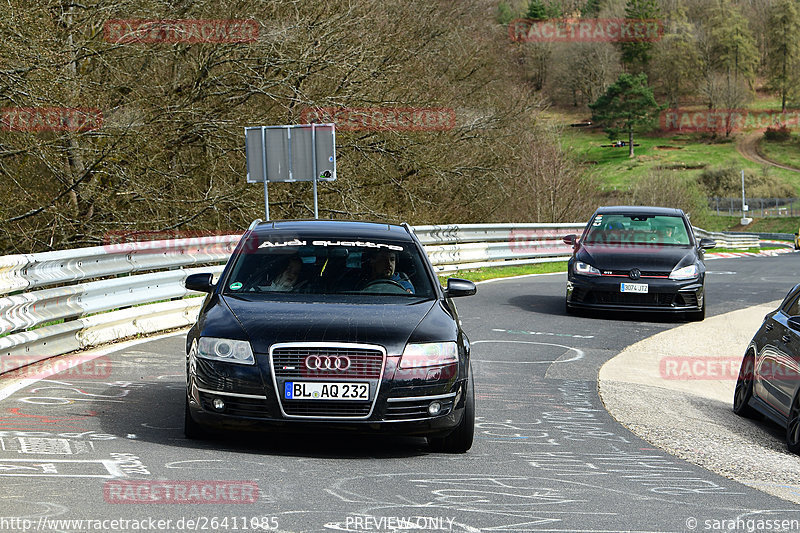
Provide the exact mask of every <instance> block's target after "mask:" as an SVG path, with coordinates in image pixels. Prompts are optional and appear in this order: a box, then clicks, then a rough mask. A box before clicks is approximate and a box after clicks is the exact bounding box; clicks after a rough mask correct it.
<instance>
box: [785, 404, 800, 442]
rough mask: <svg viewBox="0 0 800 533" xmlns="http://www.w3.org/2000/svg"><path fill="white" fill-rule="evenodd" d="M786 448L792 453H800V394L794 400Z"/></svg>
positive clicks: (787, 427)
mask: <svg viewBox="0 0 800 533" xmlns="http://www.w3.org/2000/svg"><path fill="white" fill-rule="evenodd" d="M786 448H788V449H789V451H790V452H792V453H800V394H799V395H797V396H795V397H794V400H792V408H791V409H790V410H789V422H788V423H787V424H786Z"/></svg>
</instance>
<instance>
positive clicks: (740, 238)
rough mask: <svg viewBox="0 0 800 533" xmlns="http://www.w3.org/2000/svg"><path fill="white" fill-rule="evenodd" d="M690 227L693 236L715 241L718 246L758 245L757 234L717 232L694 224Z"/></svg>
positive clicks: (750, 246) (744, 247)
mask: <svg viewBox="0 0 800 533" xmlns="http://www.w3.org/2000/svg"><path fill="white" fill-rule="evenodd" d="M692 229H693V230H694V235H695V237H699V238H701V239H702V238H706V239H714V240H715V241H717V247H718V248H740V249H747V248H758V247H759V238H758V235H753V234H752V233H718V232H712V231H706V230H703V229H700V228H695V227H694V226H692Z"/></svg>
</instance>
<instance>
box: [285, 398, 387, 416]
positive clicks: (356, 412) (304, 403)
mask: <svg viewBox="0 0 800 533" xmlns="http://www.w3.org/2000/svg"><path fill="white" fill-rule="evenodd" d="M371 408H372V402H368V403H363V402H357V403H354V402H350V401H347V400H331V401H326V400H285V401H284V402H283V411H284V412H285V413H286V414H287V415H292V416H309V417H311V416H314V417H317V416H319V417H365V416H367V415H369V412H370V409H371Z"/></svg>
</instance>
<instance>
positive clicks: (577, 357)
mask: <svg viewBox="0 0 800 533" xmlns="http://www.w3.org/2000/svg"><path fill="white" fill-rule="evenodd" d="M487 342H500V343H510V344H538V345H540V346H557V347H558V348H564V349H565V350H567V351H571V352H575V356H574V357H572V358H571V359H563V360H560V359H556V360H555V361H489V360H486V359H477V358H473V359H474V360H475V361H477V362H479V363H510V364H514V365H536V364H547V365H552V364H555V363H571V362H573V361H578V360H580V359H583V358H584V357H585V356H586V354H584V353H583V350H580V349H578V348H573V347H571V346H564V345H563V344H552V343H549V342H533V341H509V340H485V341H474V342H472V343H471V344H473V345H474V344H482V343H487Z"/></svg>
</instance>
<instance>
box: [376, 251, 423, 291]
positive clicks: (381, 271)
mask: <svg viewBox="0 0 800 533" xmlns="http://www.w3.org/2000/svg"><path fill="white" fill-rule="evenodd" d="M396 268H397V252H395V251H393V250H386V249H385V248H382V249H380V250H378V251H377V252H375V253H374V254H373V255H372V256H371V257H370V258H369V270H368V277H367V283H372V282H374V281H376V280H381V279H386V280H390V281H393V282H395V283H396V284H398V285H400V286H401V287H403V288H404V289H405V290H406V292H409V293H411V294H414V285H413V284H412V283H411V280H409V279H408V276H406V275H405V274H404V273H402V272H396V271H395V269H396Z"/></svg>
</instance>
